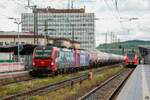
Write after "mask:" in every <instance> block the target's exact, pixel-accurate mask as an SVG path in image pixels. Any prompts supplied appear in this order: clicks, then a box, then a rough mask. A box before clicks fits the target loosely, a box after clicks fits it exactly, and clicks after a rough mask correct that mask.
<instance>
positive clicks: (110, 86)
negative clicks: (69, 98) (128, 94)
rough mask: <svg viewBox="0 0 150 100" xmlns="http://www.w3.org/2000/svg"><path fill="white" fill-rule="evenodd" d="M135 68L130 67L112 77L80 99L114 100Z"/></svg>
mask: <svg viewBox="0 0 150 100" xmlns="http://www.w3.org/2000/svg"><path fill="white" fill-rule="evenodd" d="M133 70H134V69H131V68H128V69H126V70H125V71H122V72H119V73H117V74H116V75H114V76H112V77H110V78H109V79H107V80H106V81H104V82H103V83H102V84H99V85H98V86H97V87H95V88H94V89H92V90H91V91H89V92H88V93H86V94H85V95H83V96H82V97H80V98H79V99H78V100H113V99H114V98H115V97H116V95H117V94H118V92H119V91H120V89H121V88H122V86H123V85H124V84H125V82H126V80H127V79H128V78H129V76H130V75H131V73H132V72H133Z"/></svg>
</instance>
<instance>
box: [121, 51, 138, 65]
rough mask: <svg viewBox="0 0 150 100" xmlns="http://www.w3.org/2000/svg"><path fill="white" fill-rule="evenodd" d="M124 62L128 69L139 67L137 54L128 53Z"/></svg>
mask: <svg viewBox="0 0 150 100" xmlns="http://www.w3.org/2000/svg"><path fill="white" fill-rule="evenodd" d="M124 62H125V65H126V66H127V67H136V66H137V65H138V55H137V54H136V53H127V54H126V55H125V60H124Z"/></svg>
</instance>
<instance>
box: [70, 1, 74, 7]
mask: <svg viewBox="0 0 150 100" xmlns="http://www.w3.org/2000/svg"><path fill="white" fill-rule="evenodd" d="M73 4H74V2H73V0H71V9H73Z"/></svg>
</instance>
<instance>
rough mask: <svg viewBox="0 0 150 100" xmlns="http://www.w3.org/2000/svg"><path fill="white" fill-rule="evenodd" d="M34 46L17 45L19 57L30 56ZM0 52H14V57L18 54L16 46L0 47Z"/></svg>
mask: <svg viewBox="0 0 150 100" xmlns="http://www.w3.org/2000/svg"><path fill="white" fill-rule="evenodd" d="M36 46H37V45H31V44H24V45H19V53H20V54H21V55H30V54H32V52H33V50H34V48H35V47H36ZM0 52H14V54H15V55H16V54H17V53H18V45H13V46H0Z"/></svg>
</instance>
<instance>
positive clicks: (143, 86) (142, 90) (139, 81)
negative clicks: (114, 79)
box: [116, 65, 150, 100]
mask: <svg viewBox="0 0 150 100" xmlns="http://www.w3.org/2000/svg"><path fill="white" fill-rule="evenodd" d="M116 100H150V65H138V66H137V68H136V69H135V70H134V72H133V73H132V75H131V76H130V78H129V79H128V81H127V83H126V84H125V86H124V87H123V89H122V90H121V92H120V93H119V95H118V97H117V99H116Z"/></svg>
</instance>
